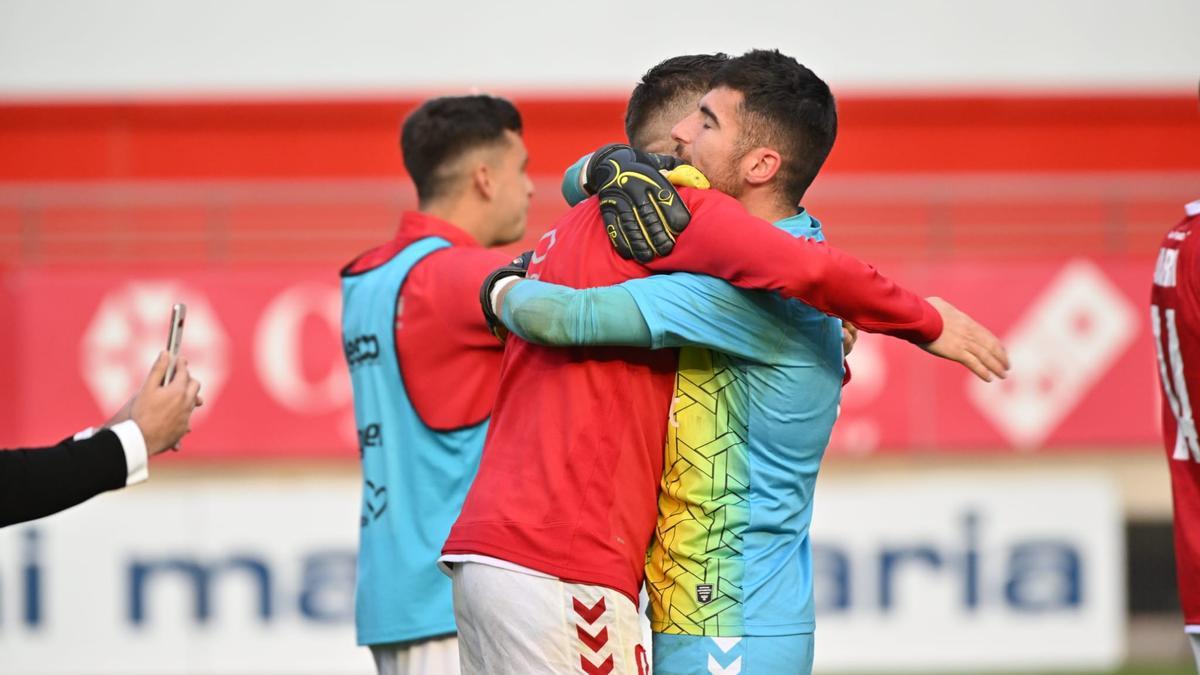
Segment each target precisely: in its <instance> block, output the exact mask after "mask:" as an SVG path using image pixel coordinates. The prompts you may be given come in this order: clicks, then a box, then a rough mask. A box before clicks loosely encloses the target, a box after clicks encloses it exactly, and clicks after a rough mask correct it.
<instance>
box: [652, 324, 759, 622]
mask: <svg viewBox="0 0 1200 675" xmlns="http://www.w3.org/2000/svg"><path fill="white" fill-rule="evenodd" d="M675 382H676V385H675V400H674V402H673V404H672V410H671V416H672V424H670V425H668V429H667V447H666V453H665V464H664V471H663V478H662V485H661V493H660V496H659V520H658V527H657V529H656V532H655V538H654V542H653V544H652V547H651V551H650V557H649V562H648V564H647V570H646V578H647V581H648V587H649V595H650V611H651V624H652V626H653V628H654V630H655V631H658V632H661V633H677V634H689V635H721V634H722V629H723V628H724V629H725V630H732V631H738V630H740V628H741V623H742V615H743V611H742V610H743V606H742V588H743V581H742V578H743V570H744V561H743V559H742V533H743V532H744V531H745V529H746V526H747V525H748V524H749V515H750V514H749V508H748V502H747V496H748V493H749V487H750V486H749V482H750V481H749V478H750V470H749V463H748V459H747V457H746V438H747V433H746V402H745V400H744V399H745V394H744V391H743V384H744V383H743V382H742V381H741V380H740V379H739V377H738V374H737V372H736V370H734V369H732V368H730V367H729V364H728V360H727V357H725V356H724V355H722V354H720V353H715V352H711V351H709V350H706V349H694V348H684V349H682V350H680V356H679V372H678V374H677V375H676V380H675Z"/></svg>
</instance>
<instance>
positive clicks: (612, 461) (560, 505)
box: [442, 189, 941, 603]
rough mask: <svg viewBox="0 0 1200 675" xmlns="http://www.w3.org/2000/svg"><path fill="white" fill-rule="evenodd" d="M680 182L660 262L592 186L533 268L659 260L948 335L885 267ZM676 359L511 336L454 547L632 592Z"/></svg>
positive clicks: (543, 244) (563, 274)
mask: <svg viewBox="0 0 1200 675" xmlns="http://www.w3.org/2000/svg"><path fill="white" fill-rule="evenodd" d="M680 194H681V196H682V197H683V198H684V200H685V201H686V202H687V204H688V206H689V207H690V209H691V212H692V220H691V222H690V223H689V225H688V228H687V230H685V231H684V233H683V234H681V235H680V237H679V243H678V245H677V246H676V248H675V250H674V252H672V254H671V255H670V256H669V257H667V258H662V259H659V260H656V261H655V262H654V263H651V264H650V265H649V266H648V267H649V268H650V269H647V268H646V267H643V266H641V265H638V264H636V263H633V262H631V261H627V260H622V259H621V258H620V257H618V256H617V255H616V253H614V252H613V250H612V246H611V245H610V244H609V241H608V237H607V235H606V234H605V231H604V228H603V227H602V226H601V224H600V214H599V208H598V206H597V200H596V199H595V198H592V199H588V200H586V201H584V202H582V203H580V204H579V205H578V206H576V207H575V208H574V209H572V210H571V211H570V212H568V213H567V214H566V215H565V216H563V217H562V218H560V219H559V220H558V222H557V223H556V224H555V227H554V229H552V230H550V231H549V232H547V233H546V234H545V236H543V238H542V240H541V241H540V242H539V245H538V248H537V250H536V251H535V255H534V258H533V264H532V265H531V266H530V268H529V274H530V276H531V277H535V278H540V279H542V280H544V281H549V282H553V283H557V284H563V285H567V286H572V287H575V288H589V287H594V286H603V285H611V284H615V283H619V282H621V281H624V280H626V279H630V278H634V277H644V276H646V275H648V274H649V273H650V270H651V269H652V270H656V271H687V272H696V273H702V274H710V275H712V276H717V277H722V278H725V279H728V280H730V281H731V282H733V283H735V284H736V285H739V286H742V287H745V288H758V289H773V290H778V291H781V292H783V293H785V294H786V295H789V296H791V297H798V298H800V299H802V300H804V301H805V302H807V303H809V304H810V305H813V306H814V307H817V308H818V309H821V310H823V311H829V312H835V313H838V314H841V315H842V316H845V317H847V318H849V319H851V320H852V321H854V322H855V323H856V324H859V325H860V326H863V327H867V328H870V329H871V330H876V331H882V332H889V333H892V334H897V335H901V336H904V337H907V338H909V339H912V340H914V341H919V342H927V341H931V340H933V339H936V338H937V336H938V335H939V334H940V333H941V318H940V316H939V315H938V314H937V313H936V311H935V310H934V309H933V308H932V307H930V306H929V304H928V303H926V302H925V301H923V300H921V299H920V298H918V297H916V296H915V295H913V294H912V293H909V292H908V291H905V290H903V289H901V288H899V287H897V286H896V285H895V284H893V283H892V282H891V281H889V280H888V279H886V278H884V277H882V276H881V275H879V274H878V272H876V271H875V270H874V268H872V267H870V266H868V265H866V264H864V263H862V262H860V261H858V260H856V259H854V258H852V257H849V256H847V255H845V254H843V253H841V252H839V251H837V250H836V249H833V248H830V247H828V246H825V245H823V244H819V243H816V242H812V241H811V240H808V239H804V238H795V237H792V236H791V235H789V234H787V233H786V232H784V231H782V230H780V229H778V228H776V227H774V226H773V225H771V224H770V223H767V222H766V221H763V220H760V219H758V218H754V217H753V216H750V215H749V214H747V213H746V211H745V209H743V208H742V206H741V205H740V204H739V203H738V202H737V201H736V200H734V199H733V198H731V197H729V196H727V195H724V194H721V193H719V192H716V191H696V190H686V189H685V190H680ZM733 233H736V235H735V234H733ZM677 365H678V354H677V353H676V352H675V351H674V350H658V351H651V350H644V349H630V348H615V347H573V348H550V347H540V346H537V345H533V344H530V343H527V342H524V341H522V340H521V339H519V338H517V337H516V336H510V337H509V342H508V347H507V349H506V350H505V353H504V361H503V365H502V370H501V379H500V389H499V392H498V394H497V399H496V407H495V411H494V414H493V417H492V422H491V428H490V429H489V431H488V437H487V441H486V443H485V445H484V450H483V459H482V462H481V464H480V469H479V473H478V474H477V476H476V478H475V483H474V484H473V485H472V487H471V491H470V492H469V493H468V494H467V499H466V503H465V504H464V505H463V510H462V513H461V514H460V515H459V518H458V521H457V522H456V523H455V524H454V527H453V528H452V529H451V531H450V536H449V538H448V539H447V541H446V545H445V547H444V548H443V551H442V552H443V553H444V554H476V555H485V556H491V557H494V558H500V559H502V560H506V561H509V562H512V563H516V564H518V565H522V566H524V567H528V568H531V569H534V570H538V571H541V572H544V573H547V574H550V575H553V576H556V577H559V578H561V579H563V580H564V581H568V582H573V583H588V584H596V585H600V586H606V587H609V588H613V589H615V590H618V591H620V592H622V593H624V594H625V595H627V596H629V598H630V599H631V600H632V601H633V602H635V603H636V602H637V595H638V590H639V588H640V586H641V583H642V574H643V568H644V564H645V559H646V550H647V548H648V546H649V544H650V538H651V535H652V533H653V531H654V524H655V521H656V518H657V515H658V508H657V495H658V482H659V478H660V476H661V474H662V464H663V443H664V439H665V438H666V431H667V419H668V411H669V408H670V404H671V396H672V394H673V392H674V380H675V372H676V367H677Z"/></svg>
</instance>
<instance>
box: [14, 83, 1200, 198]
mask: <svg viewBox="0 0 1200 675" xmlns="http://www.w3.org/2000/svg"><path fill="white" fill-rule="evenodd" d="M418 102H419V101H417V100H414V99H395V100H359V101H344V100H339V101H324V102H322V101H308V102H294V101H292V102H276V103H262V102H253V103H249V102H243V103H239V102H195V103H180V102H171V103H154V102H148V103H114V104H105V103H94V104H19V105H18V104H9V105H3V106H0V148H3V152H0V181H61V180H68V181H74V180H86V181H91V180H138V179H180V178H230V179H238V178H254V179H270V178H283V179H286V178H313V177H330V178H359V177H380V176H400V175H403V165H402V162H401V160H400V155H399V152H398V149H397V138H398V135H399V134H398V130H399V126H400V122H401V120H402V119H403V117H404V115H405V114H406V113H407V112H408V111H409V110H411V109H412V108H413V107H414V106H415V105H416V104H417V103H418ZM516 102H517V104H518V106H519V107H520V109H521V111H522V113H523V115H524V118H525V127H526V134H525V135H526V141H527V144H528V145H529V149H530V152H531V156H532V157H531V165H530V166H531V171H532V172H533V173H536V174H557V173H558V172H560V171H561V170H562V169H563V167H564V166H566V165H567V164H569V163H570V162H572V161H574V160H575V159H576V158H578V156H579V155H580V154H582V153H584V152H586V151H588V150H591V149H593V148H595V147H596V146H598V145H600V144H602V143H605V142H609V141H612V140H617V139H619V138H621V137H622V136H623V133H622V119H623V115H624V101H623V100H621V99H619V98H607V97H605V98H583V99H580V98H562V99H555V98H531V99H517V101H516ZM839 110H840V113H841V122H840V136H839V140H838V144H837V146H836V147H835V149H834V153H833V156H832V157H831V158H830V161H829V164H828V166H827V170H828V171H831V172H881V171H882V172H945V171H950V172H962V171H969V172H974V171H1175V170H1197V169H1200V154H1198V153H1195V152H1194V151H1192V150H1191V149H1194V148H1196V147H1200V105H1198V104H1197V102H1196V100H1195V99H1194V98H1192V97H1190V96H1179V97H1171V96H1102V95H1097V96H1094V97H1079V96H1075V97H1059V98H1055V97H1032V96H1021V97H1003V96H994V97H985V96H971V97H914V98H901V97H870V96H861V95H860V96H852V97H851V96H848V97H844V98H842V99H841V100H840V101H839Z"/></svg>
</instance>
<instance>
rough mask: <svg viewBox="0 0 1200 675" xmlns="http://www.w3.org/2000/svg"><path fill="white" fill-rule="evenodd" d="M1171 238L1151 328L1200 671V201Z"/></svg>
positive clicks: (1186, 607)
mask: <svg viewBox="0 0 1200 675" xmlns="http://www.w3.org/2000/svg"><path fill="white" fill-rule="evenodd" d="M1186 214H1187V215H1186V217H1185V218H1184V219H1183V221H1182V222H1180V223H1179V224H1178V225H1176V226H1175V227H1174V228H1172V229H1171V231H1170V232H1167V236H1166V237H1165V238H1164V239H1163V242H1162V248H1161V249H1160V250H1159V252H1158V264H1157V265H1155V267H1154V286H1153V288H1152V290H1151V292H1150V327H1151V330H1152V331H1153V333H1154V346H1155V349H1156V351H1157V352H1158V375H1159V381H1160V383H1161V384H1162V392H1163V398H1164V400H1165V403H1166V404H1165V405H1164V406H1163V410H1162V427H1163V443H1164V445H1165V447H1166V451H1167V463H1168V465H1169V466H1170V470H1171V493H1172V496H1173V501H1174V506H1175V571H1176V576H1177V578H1178V580H1179V599H1180V602H1181V604H1182V605H1183V620H1184V631H1185V632H1186V633H1187V635H1188V638H1189V639H1190V641H1191V644H1192V651H1193V653H1194V654H1195V656H1196V663H1197V667H1198V668H1200V438H1198V437H1197V434H1196V416H1195V413H1194V410H1195V408H1194V407H1193V406H1194V405H1195V403H1194V402H1195V401H1196V400H1197V399H1198V398H1200V201H1194V202H1192V203H1190V204H1188V205H1187V207H1186Z"/></svg>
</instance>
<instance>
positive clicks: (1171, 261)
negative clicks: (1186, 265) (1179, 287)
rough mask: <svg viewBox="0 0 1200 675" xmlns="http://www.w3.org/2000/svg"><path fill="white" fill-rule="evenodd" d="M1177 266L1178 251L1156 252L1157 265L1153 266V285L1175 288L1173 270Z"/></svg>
mask: <svg viewBox="0 0 1200 675" xmlns="http://www.w3.org/2000/svg"><path fill="white" fill-rule="evenodd" d="M1178 264H1179V249H1177V248H1164V249H1160V250H1159V251H1158V264H1156V265H1155V266H1154V285H1155V286H1161V287H1163V288H1175V268H1176V266H1177V265H1178Z"/></svg>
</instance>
